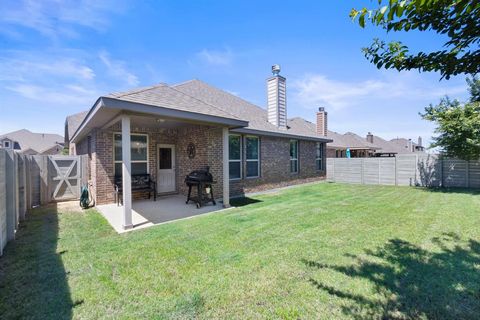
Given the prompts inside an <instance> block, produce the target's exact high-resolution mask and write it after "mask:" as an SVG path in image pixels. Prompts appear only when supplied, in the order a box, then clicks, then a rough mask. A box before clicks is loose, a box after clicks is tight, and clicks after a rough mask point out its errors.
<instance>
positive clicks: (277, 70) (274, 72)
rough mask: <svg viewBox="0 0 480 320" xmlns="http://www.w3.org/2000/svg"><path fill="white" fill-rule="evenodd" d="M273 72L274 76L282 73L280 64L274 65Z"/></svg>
mask: <svg viewBox="0 0 480 320" xmlns="http://www.w3.org/2000/svg"><path fill="white" fill-rule="evenodd" d="M272 73H273V75H274V76H278V74H279V73H280V65H279V64H274V65H273V66H272Z"/></svg>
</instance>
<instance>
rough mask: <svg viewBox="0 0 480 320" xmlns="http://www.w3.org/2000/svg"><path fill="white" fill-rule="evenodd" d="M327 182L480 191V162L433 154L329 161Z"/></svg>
mask: <svg viewBox="0 0 480 320" xmlns="http://www.w3.org/2000/svg"><path fill="white" fill-rule="evenodd" d="M327 180H328V181H334V182H344V183H357V184H378V185H398V186H424V187H460V188H480V161H478V160H476V161H464V160H458V159H439V158H438V156H433V155H400V156H397V157H395V158H350V159H347V158H327Z"/></svg>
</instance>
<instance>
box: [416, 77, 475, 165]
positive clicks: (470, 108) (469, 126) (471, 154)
mask: <svg viewBox="0 0 480 320" xmlns="http://www.w3.org/2000/svg"><path fill="white" fill-rule="evenodd" d="M467 83H468V85H469V92H470V101H469V102H467V103H465V104H462V103H460V102H459V101H458V100H451V99H450V98H448V97H446V98H444V99H442V100H441V101H440V103H439V104H438V105H435V106H434V105H430V106H429V107H427V108H425V113H423V114H421V116H422V117H423V118H424V119H426V120H429V121H433V122H435V123H436V125H437V127H436V129H435V133H437V134H438V135H437V136H435V137H433V143H432V147H439V148H440V149H441V151H442V152H443V153H444V154H445V155H447V156H450V157H457V158H460V159H465V160H472V159H480V99H479V93H480V81H479V79H477V78H473V79H467Z"/></svg>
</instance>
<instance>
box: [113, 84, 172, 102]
mask: <svg viewBox="0 0 480 320" xmlns="http://www.w3.org/2000/svg"><path fill="white" fill-rule="evenodd" d="M162 86H163V87H164V86H167V87H168V85H167V84H166V83H158V84H155V85H153V86H148V87H141V88H138V89H137V90H135V89H133V90H130V91H126V92H125V93H123V94H122V93H121V92H119V93H118V94H119V96H118V97H115V98H123V97H126V96H129V95H132V94H137V93H141V92H145V91H148V90H153V89H155V88H158V87H162ZM113 94H115V92H113V93H109V95H113Z"/></svg>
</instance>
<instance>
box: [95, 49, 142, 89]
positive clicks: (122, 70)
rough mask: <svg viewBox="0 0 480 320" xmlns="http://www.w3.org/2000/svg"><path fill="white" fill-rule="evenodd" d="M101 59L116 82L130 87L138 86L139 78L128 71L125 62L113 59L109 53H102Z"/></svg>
mask: <svg viewBox="0 0 480 320" xmlns="http://www.w3.org/2000/svg"><path fill="white" fill-rule="evenodd" d="M99 57H100V60H101V61H102V62H103V64H104V65H105V66H106V67H107V71H108V73H109V74H110V75H111V76H112V77H114V78H115V79H116V80H118V81H122V82H125V83H126V84H128V85H129V86H137V85H138V83H139V81H138V77H137V76H136V75H134V74H133V73H131V72H129V71H128V70H127V68H126V66H125V64H126V63H125V62H124V61H121V60H114V59H112V58H111V57H110V54H109V53H108V52H107V51H102V52H100V54H99Z"/></svg>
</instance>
